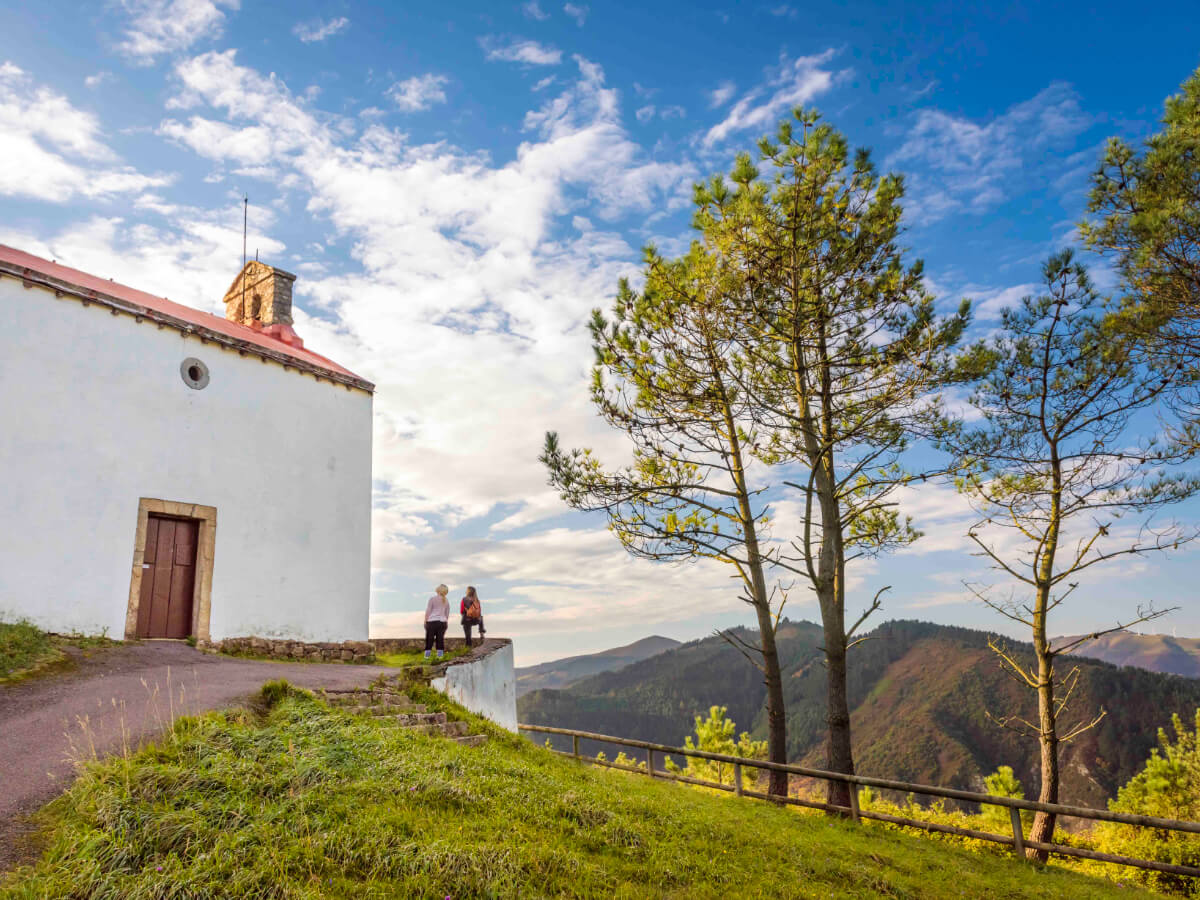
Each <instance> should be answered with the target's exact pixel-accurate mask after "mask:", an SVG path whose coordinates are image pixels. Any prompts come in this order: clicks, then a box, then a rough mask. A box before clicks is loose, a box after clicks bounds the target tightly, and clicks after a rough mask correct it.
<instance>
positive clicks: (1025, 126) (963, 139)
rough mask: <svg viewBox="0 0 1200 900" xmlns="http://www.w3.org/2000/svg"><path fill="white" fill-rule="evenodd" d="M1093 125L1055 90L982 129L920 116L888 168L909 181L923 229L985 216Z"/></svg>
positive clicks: (1068, 94) (950, 118) (1069, 93)
mask: <svg viewBox="0 0 1200 900" xmlns="http://www.w3.org/2000/svg"><path fill="white" fill-rule="evenodd" d="M1091 121H1092V120H1091V118H1090V117H1089V116H1088V115H1087V114H1086V113H1084V112H1083V110H1082V109H1081V108H1080V105H1079V98H1078V95H1076V93H1075V91H1074V90H1073V89H1072V88H1071V87H1070V85H1067V84H1063V83H1061V82H1058V83H1055V84H1052V85H1050V86H1049V87H1047V88H1045V89H1044V90H1042V91H1040V92H1039V93H1038V94H1037V95H1036V96H1034V97H1032V98H1031V99H1029V100H1026V101H1024V102H1022V103H1018V104H1016V105H1015V106H1012V107H1010V108H1009V109H1008V110H1006V111H1005V112H1004V113H1002V114H1001V115H999V116H996V117H995V118H993V119H992V120H991V121H988V122H985V123H982V124H981V123H977V122H974V121H972V120H970V119H967V118H965V117H962V116H956V115H952V114H950V113H946V112H943V111H942V110H937V109H924V110H921V111H920V112H919V113H917V115H916V119H915V121H914V123H913V126H912V128H911V129H910V130H909V132H908V135H907V137H906V138H905V141H904V143H903V144H902V145H901V147H900V148H899V149H898V150H897V151H896V152H895V153H893V154H892V155H891V156H890V157H889V159H888V165H889V166H899V167H900V168H902V169H904V170H905V171H906V174H908V175H909V184H910V186H911V187H912V188H913V190H912V191H911V192H910V195H911V196H912V197H913V199H914V201H915V203H914V204H913V205H914V207H915V209H914V212H915V215H916V216H917V217H918V218H919V219H921V220H922V221H923V222H932V221H936V220H937V219H940V218H942V217H944V216H946V215H948V214H949V213H951V212H957V211H965V212H970V213H980V212H985V211H987V210H989V209H992V208H994V207H995V206H996V205H998V204H1000V203H1002V202H1004V201H1005V200H1007V199H1008V197H1009V196H1010V195H1011V194H1012V192H1013V191H1014V190H1017V189H1019V188H1020V187H1022V186H1024V185H1026V184H1027V183H1028V179H1029V178H1031V177H1038V174H1037V173H1039V172H1040V171H1041V170H1043V169H1044V168H1045V166H1047V165H1053V166H1058V165H1059V162H1058V158H1057V157H1056V156H1052V155H1048V154H1047V152H1046V151H1047V149H1048V148H1050V147H1061V146H1063V145H1065V144H1069V143H1071V142H1072V141H1073V140H1074V138H1075V137H1076V136H1078V135H1079V134H1080V133H1081V132H1083V131H1084V130H1086V129H1087V128H1088V126H1089V125H1090V124H1091ZM1054 171H1055V174H1058V169H1057V168H1056V169H1055V170H1054Z"/></svg>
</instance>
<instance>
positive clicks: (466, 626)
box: [462, 616, 483, 646]
mask: <svg viewBox="0 0 1200 900" xmlns="http://www.w3.org/2000/svg"><path fill="white" fill-rule="evenodd" d="M476 625H478V626H479V639H480V640H483V616H480V617H479V618H477V619H468V618H467V617H466V616H463V620H462V627H463V634H464V635H466V637H467V645H468V646H470V644H471V629H472V628H474V627H475V626H476Z"/></svg>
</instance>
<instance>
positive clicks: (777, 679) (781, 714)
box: [754, 602, 788, 797]
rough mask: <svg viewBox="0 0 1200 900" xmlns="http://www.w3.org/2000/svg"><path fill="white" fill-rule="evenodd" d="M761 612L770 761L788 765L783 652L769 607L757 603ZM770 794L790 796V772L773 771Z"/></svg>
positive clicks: (768, 755) (756, 606)
mask: <svg viewBox="0 0 1200 900" xmlns="http://www.w3.org/2000/svg"><path fill="white" fill-rule="evenodd" d="M754 608H755V611H756V612H757V613H758V633H759V643H760V646H761V647H762V657H763V683H764V684H766V686H767V759H769V760H770V761H771V762H777V763H787V761H788V759H787V713H786V711H785V709H784V706H783V675H782V674H781V673H780V671H779V653H778V651H777V650H776V648H775V622H774V620H773V619H772V616H771V609H770V606H769V604H767V603H765V602H760V603H755V604H754ZM767 793H769V794H771V795H772V796H776V797H786V796H787V793H788V775H787V772H775V771H772V772H771V777H770V787H769V788H768V789H767Z"/></svg>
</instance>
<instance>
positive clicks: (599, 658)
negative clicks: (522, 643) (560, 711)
mask: <svg viewBox="0 0 1200 900" xmlns="http://www.w3.org/2000/svg"><path fill="white" fill-rule="evenodd" d="M678 646H679V641H676V640H672V639H671V638H668V637H660V636H659V635H654V636H652V637H648V638H642V639H641V640H640V641H634V642H633V643H632V644H626V645H625V646H624V647H614V648H612V649H611V650H603V651H601V652H600V653H588V654H585V655H583V656H568V657H566V658H565V659H555V660H551V661H550V662H544V663H541V664H540V665H536V666H527V667H525V668H520V669H517V670H516V675H517V696H518V697H520V696H523V695H524V694H528V693H529V692H530V691H536V690H541V689H543V688H565V687H569V686H570V685H572V684H574V683H575V682H576V681H579V680H581V679H583V678H587V677H588V676H589V675H597V674H599V673H600V672H610V671H613V670H615V669H621V668H624V667H625V666H628V665H630V664H632V663H635V662H641V661H642V660H643V659H648V658H649V657H651V656H656V655H657V654H659V653H663V652H665V651H667V650H673V649H674V648H675V647H678Z"/></svg>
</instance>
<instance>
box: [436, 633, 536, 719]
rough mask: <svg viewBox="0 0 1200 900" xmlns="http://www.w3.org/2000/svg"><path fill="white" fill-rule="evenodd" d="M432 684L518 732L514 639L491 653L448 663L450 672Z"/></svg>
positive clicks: (467, 706)
mask: <svg viewBox="0 0 1200 900" xmlns="http://www.w3.org/2000/svg"><path fill="white" fill-rule="evenodd" d="M430 685H431V686H433V687H434V688H436V689H437V690H439V691H441V692H442V693H443V694H445V695H446V696H447V697H449V698H450V699H451V700H455V701H457V702H458V703H461V704H462V705H463V706H465V707H466V708H467V709H469V710H470V711H471V712H473V713H477V714H478V715H481V716H483V717H485V718H488V719H491V720H492V721H493V722H495V723H496V724H497V725H499V726H501V727H502V728H507V729H508V730H509V731H511V732H513V733H514V734H515V733H516V731H517V677H516V674H515V673H514V671H513V647H512V643H511V642H508V643H505V644H504V645H503V646H501V647H497V648H496V649H495V650H493V651H492V652H491V653H489V654H488V655H487V656H481V657H477V658H474V659H471V660H469V661H465V662H461V663H455V664H452V665H450V666H448V667H447V668H446V674H445V675H444V676H442V677H440V678H434V679H433V680H432V681H430Z"/></svg>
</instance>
